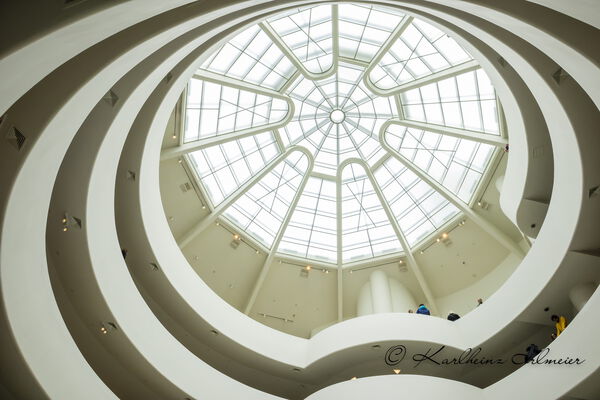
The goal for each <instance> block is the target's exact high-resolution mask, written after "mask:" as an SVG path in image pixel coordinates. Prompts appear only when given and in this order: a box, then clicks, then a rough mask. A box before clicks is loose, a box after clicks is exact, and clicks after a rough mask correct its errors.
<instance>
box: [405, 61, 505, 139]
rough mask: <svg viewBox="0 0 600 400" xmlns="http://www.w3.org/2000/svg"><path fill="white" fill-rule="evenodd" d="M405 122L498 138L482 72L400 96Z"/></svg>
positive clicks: (487, 82) (492, 104) (494, 109)
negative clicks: (445, 127) (460, 129)
mask: <svg viewBox="0 0 600 400" xmlns="http://www.w3.org/2000/svg"><path fill="white" fill-rule="evenodd" d="M400 100H401V103H402V108H403V110H404V115H405V117H406V119H409V120H414V121H423V122H428V123H431V124H436V125H444V126H451V127H456V128H462V129H467V130H471V131H477V132H483V133H489V134H493V135H499V134H500V133H499V132H500V130H499V126H498V110H497V107H496V94H495V92H494V88H493V87H492V84H491V82H490V79H489V77H488V76H487V75H486V73H485V72H483V70H481V69H478V70H477V71H471V72H465V73H463V74H460V75H458V76H453V77H451V78H447V79H444V80H441V81H439V82H435V83H431V84H429V85H425V86H422V87H419V88H416V89H411V90H407V91H406V92H402V93H401V94H400Z"/></svg>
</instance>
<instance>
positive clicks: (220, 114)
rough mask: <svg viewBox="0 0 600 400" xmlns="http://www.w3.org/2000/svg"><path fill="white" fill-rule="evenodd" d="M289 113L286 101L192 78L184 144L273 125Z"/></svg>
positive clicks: (189, 88)
mask: <svg viewBox="0 0 600 400" xmlns="http://www.w3.org/2000/svg"><path fill="white" fill-rule="evenodd" d="M287 112H288V104H287V102H285V101H284V100H281V99H277V98H273V97H269V96H265V95H261V94H256V93H252V92H248V91H245V90H240V89H235V88H232V87H229V86H223V85H220V84H218V83H212V82H206V81H203V80H200V79H192V80H191V81H190V84H189V87H188V97H187V109H186V120H185V136H184V141H185V142H192V141H194V140H198V139H203V138H207V137H211V136H218V135H222V134H225V133H231V132H234V131H240V130H242V129H248V128H258V127H261V126H265V125H269V124H274V123H277V122H279V121H281V120H282V119H283V118H285V116H286V115H287Z"/></svg>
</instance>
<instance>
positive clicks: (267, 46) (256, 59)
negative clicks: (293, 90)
mask: <svg viewBox="0 0 600 400" xmlns="http://www.w3.org/2000/svg"><path fill="white" fill-rule="evenodd" d="M201 68H202V69H205V70H207V71H211V72H216V73H219V74H223V75H226V76H229V77H232V78H236V79H240V80H243V81H246V82H250V83H254V84H255V85H258V86H263V87H266V88H269V89H274V90H279V89H281V87H282V86H283V85H284V84H285V83H286V82H287V81H288V80H289V79H290V78H291V77H292V75H293V74H294V73H295V72H296V67H294V64H292V62H291V61H290V60H289V59H288V58H287V57H286V56H285V54H283V52H282V51H281V50H280V49H279V48H278V47H277V46H276V45H275V44H274V43H273V41H272V40H271V39H269V37H268V36H267V34H266V33H265V32H264V31H263V30H262V29H260V27H258V26H256V25H255V26H252V27H250V28H248V29H246V30H245V31H243V32H242V33H240V34H238V35H237V36H235V37H234V38H233V39H231V40H230V41H229V42H227V43H225V45H223V47H221V48H220V49H219V50H218V51H216V52H215V53H214V54H212V55H211V56H210V57H209V58H208V59H207V60H206V61H205V62H204V63H203V64H202V67H201Z"/></svg>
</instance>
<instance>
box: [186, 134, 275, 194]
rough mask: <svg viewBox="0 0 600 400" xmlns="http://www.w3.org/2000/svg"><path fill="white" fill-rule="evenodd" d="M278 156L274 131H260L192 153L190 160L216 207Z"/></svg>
mask: <svg viewBox="0 0 600 400" xmlns="http://www.w3.org/2000/svg"><path fill="white" fill-rule="evenodd" d="M279 154H280V151H279V149H278V148H277V143H276V142H275V136H274V135H273V132H263V133H259V134H257V135H254V136H249V137H245V138H242V139H238V140H235V141H231V142H227V143H223V144H220V145H218V146H213V147H210V148H208V149H202V150H198V151H195V152H193V153H190V155H189V159H190V161H191V163H192V165H193V166H194V167H195V169H196V172H197V174H198V177H199V178H200V179H201V180H202V183H203V184H204V188H205V189H206V192H207V194H208V196H209V198H210V201H211V203H212V204H213V205H215V206H216V205H218V204H220V203H221V202H222V201H223V200H225V198H226V197H228V196H229V195H231V194H232V193H233V192H234V191H236V190H237V189H238V188H239V187H240V186H242V185H243V184H244V183H246V182H247V181H248V180H249V179H250V178H251V177H252V176H253V175H256V174H257V173H259V172H260V171H261V170H262V169H263V168H264V167H265V166H266V165H267V164H268V163H270V162H271V161H273V160H274V159H275V158H276V157H277V156H278V155H279Z"/></svg>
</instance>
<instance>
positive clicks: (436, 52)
mask: <svg viewBox="0 0 600 400" xmlns="http://www.w3.org/2000/svg"><path fill="white" fill-rule="evenodd" d="M336 8H337V11H338V13H337V14H338V16H339V19H338V21H333V20H332V18H333V15H334V11H335V9H336ZM404 18H406V16H405V15H404V14H401V13H398V12H397V11H396V10H394V9H391V8H390V9H388V8H385V7H382V6H369V5H364V4H350V3H343V4H338V3H336V4H320V5H312V6H308V7H301V8H292V9H288V10H286V11H285V12H284V13H281V14H278V15H275V16H272V17H271V18H270V19H268V20H267V21H264V22H263V23H262V24H260V25H255V26H252V27H250V28H247V29H244V30H243V31H241V32H239V33H238V34H236V35H235V36H232V38H231V39H230V40H229V41H228V42H227V43H225V44H224V45H223V46H221V47H220V48H219V49H218V50H217V51H215V52H214V53H213V54H212V55H211V56H210V57H209V58H208V59H207V60H206V61H205V62H204V63H203V64H202V66H201V68H200V69H201V70H200V72H199V73H198V75H196V76H198V77H199V76H201V75H202V73H203V71H202V70H203V69H204V70H209V71H212V72H214V73H216V74H221V75H223V77H224V78H223V79H222V82H221V84H220V85H219V84H216V83H212V82H213V81H215V80H219V79H218V78H217V79H211V82H206V81H202V80H201V79H200V78H198V79H192V81H191V82H190V84H189V86H188V91H187V93H188V98H187V108H186V110H185V124H184V129H185V131H184V135H183V136H184V140H183V141H184V142H191V141H194V140H202V139H204V138H210V137H215V136H218V135H226V136H224V137H222V138H221V140H220V141H221V142H223V143H221V144H219V145H215V146H212V147H210V148H206V149H203V150H199V151H196V152H194V153H191V154H189V157H188V158H189V160H191V163H192V165H193V166H194V168H195V169H196V171H197V174H196V175H197V176H198V177H199V181H200V185H201V187H202V188H203V189H204V192H205V193H206V194H207V197H208V198H207V201H208V202H209V203H211V202H212V203H213V204H214V205H218V204H223V201H226V199H227V198H228V197H230V196H232V194H233V193H235V192H236V190H239V188H240V187H243V186H244V184H247V182H249V181H250V180H251V179H252V177H253V176H256V174H259V173H260V172H261V171H264V168H270V167H273V165H271V163H273V160H274V159H276V158H277V156H278V155H280V154H281V152H283V151H286V150H288V149H290V148H292V147H293V146H297V147H298V148H300V149H302V150H303V151H307V152H310V153H311V154H312V157H313V159H314V164H313V165H314V166H313V169H312V171H311V176H310V177H308V180H307V185H306V187H305V189H304V190H303V192H302V193H298V190H299V185H300V182H301V181H302V177H303V176H304V175H305V174H306V169H307V166H308V157H307V156H306V154H305V153H302V152H293V153H292V154H291V156H290V157H288V159H287V160H286V161H284V162H280V163H279V164H278V165H275V166H274V169H273V170H272V171H270V172H269V173H267V174H266V175H265V177H263V179H261V180H260V182H258V183H255V184H253V185H252V186H249V187H248V188H245V189H244V193H243V194H242V195H241V197H239V198H238V199H237V201H235V202H234V204H233V205H231V206H230V207H228V209H227V210H225V211H224V213H223V217H224V218H226V219H227V220H229V221H230V222H231V223H232V224H233V226H235V229H239V232H240V233H243V234H247V235H248V236H249V237H252V238H254V239H255V240H257V241H258V242H260V243H262V244H264V245H265V246H266V247H268V248H270V249H272V246H273V243H274V240H275V238H276V237H277V234H278V232H279V233H280V234H283V236H282V240H281V242H280V243H279V245H278V248H277V249H272V251H276V252H279V253H282V254H286V255H289V256H295V257H299V258H303V259H306V260H307V262H309V261H308V260H318V261H322V262H326V263H336V262H355V261H359V262H360V261H363V260H368V259H370V258H373V257H377V256H379V255H384V254H390V253H398V252H400V251H403V249H401V244H400V241H399V240H398V238H397V234H396V233H397V232H395V231H394V226H392V224H391V223H390V221H389V220H388V219H387V214H386V213H385V209H387V205H386V207H385V209H384V207H383V205H382V204H380V202H379V198H378V197H377V194H376V193H375V191H374V188H373V186H372V184H371V182H370V181H369V179H368V178H367V175H366V171H364V170H363V168H362V165H363V164H362V162H364V163H365V164H364V165H366V166H368V167H370V168H371V171H373V174H374V175H375V178H376V181H377V183H378V185H379V186H380V187H381V189H382V191H383V195H384V198H385V200H386V203H389V206H390V209H391V212H392V214H393V215H394V217H395V219H396V220H397V221H398V223H399V226H400V229H401V230H402V232H403V234H404V236H405V237H406V239H407V241H408V243H409V245H410V246H411V247H414V246H415V245H417V244H418V243H420V242H422V241H424V240H427V239H428V238H430V237H431V236H432V235H433V234H435V232H436V231H437V230H439V229H441V227H442V226H443V225H444V224H446V223H447V222H448V221H449V220H450V219H452V218H453V217H455V216H456V215H457V214H458V213H459V210H458V209H457V208H456V207H455V206H453V205H452V204H451V203H449V202H448V201H447V200H446V199H445V197H444V196H443V195H442V193H438V192H437V191H436V189H434V188H433V187H430V186H429V185H428V184H427V183H426V182H424V181H423V180H421V179H420V178H419V177H418V176H417V175H416V174H414V173H413V172H411V169H413V166H415V167H417V168H419V169H420V170H421V171H422V172H423V173H424V174H427V175H428V176H429V177H430V178H431V181H430V182H432V183H433V182H437V183H436V184H435V185H434V186H435V187H436V188H439V189H440V190H441V188H442V187H443V188H444V192H446V191H448V192H451V193H453V194H454V195H456V196H457V197H458V198H459V199H461V200H462V201H463V202H465V203H469V202H470V201H472V200H473V196H474V194H475V192H476V191H477V188H478V187H479V186H480V184H481V181H482V179H483V177H484V174H485V173H486V171H489V168H490V164H491V159H492V157H493V155H494V154H495V153H494V152H495V151H499V150H498V149H497V148H496V147H494V146H491V145H487V144H482V143H479V142H477V141H473V140H467V139H460V138H456V137H454V136H449V135H444V134H438V133H434V132H430V131H427V130H423V129H413V128H410V129H407V128H405V127H402V126H400V125H398V124H396V123H392V124H391V125H389V128H388V132H387V135H386V138H387V141H388V143H389V145H390V146H391V148H392V150H393V152H392V154H390V152H388V151H387V150H385V149H384V148H383V147H382V146H381V143H380V141H379V133H380V130H381V128H382V126H383V125H384V124H385V123H386V122H387V121H389V120H390V119H398V118H400V115H399V114H401V115H402V118H404V119H406V120H414V121H421V122H426V123H428V124H431V125H436V126H439V127H443V126H447V127H453V128H458V129H465V130H470V131H476V132H481V133H487V134H495V135H499V124H498V110H497V99H496V94H495V91H494V88H493V86H492V82H491V81H490V79H489V77H488V76H487V75H486V74H485V72H484V71H483V70H482V69H477V70H475V71H470V72H457V73H456V74H455V75H453V76H452V77H449V78H445V79H442V80H440V81H437V82H434V83H430V84H426V85H424V84H421V85H417V84H414V85H413V87H416V88H415V89H412V90H402V91H401V90H398V93H396V94H394V95H393V96H379V95H376V94H374V93H372V92H371V89H370V87H372V86H371V85H369V86H368V87H367V85H365V83H364V82H365V79H364V78H365V75H364V74H365V69H366V68H367V66H368V64H369V63H370V62H371V61H372V60H373V58H374V57H375V56H379V55H382V54H381V53H380V51H381V48H382V46H383V45H386V49H387V50H386V54H383V55H382V58H378V60H379V61H378V63H377V65H375V66H374V69H372V70H370V76H369V79H370V81H371V82H372V83H374V84H375V85H376V86H377V87H379V88H380V89H383V90H388V89H392V90H393V89H394V88H397V87H398V86H402V85H403V84H406V83H410V82H414V81H415V80H419V79H421V78H425V77H430V76H432V75H435V74H438V73H440V72H443V71H445V70H448V69H449V68H452V67H456V66H460V65H461V64H463V63H465V62H469V61H470V60H472V58H471V56H470V55H469V54H468V53H467V52H466V51H465V50H464V49H462V47H461V46H460V45H459V44H458V43H457V42H456V41H455V40H454V39H452V38H451V37H450V36H448V35H447V34H445V33H443V32H442V31H440V30H439V29H437V28H436V27H434V26H432V25H430V24H427V23H425V22H422V21H419V20H418V19H411V20H410V22H409V23H407V25H406V26H405V25H402V27H401V26H400V24H401V23H402V21H403V19H404ZM407 21H408V19H406V20H404V22H407ZM336 25H337V28H338V29H337V32H338V33H339V36H338V37H337V38H334V37H333V33H334V31H336V29H334V28H335V26H336ZM400 28H402V31H401V33H400V34H398V32H400ZM267 32H269V34H268V35H267ZM392 33H394V34H395V35H394V37H391V36H390V35H392ZM273 35H278V36H279V37H280V38H281V41H279V40H277V45H275V44H274V42H273V41H272V40H271V39H270V38H269V37H275V36H273ZM336 41H337V44H338V45H339V54H336V55H334V54H333V49H334V48H337V47H336ZM388 44H389V45H390V46H391V47H388V46H387V45H388ZM281 49H283V51H282V50H281ZM333 57H337V58H335V59H334V58H333ZM299 63H300V64H302V65H303V67H304V68H302V71H309V72H311V73H314V74H317V76H318V74H321V76H323V75H325V74H323V72H327V71H328V70H329V69H330V68H331V67H332V66H334V65H335V70H334V71H332V73H331V74H327V75H328V76H327V77H326V78H324V79H319V78H317V79H309V78H307V77H306V76H305V75H311V74H302V73H300V72H299V71H298V70H297V68H296V67H295V66H297V65H298V64H299ZM459 69H460V68H457V70H459ZM438 76H439V75H438ZM433 78H435V76H434V77H433ZM230 79H235V80H230ZM434 80H435V79H431V80H429V82H432V81H434ZM236 81H243V82H246V83H250V84H251V85H254V87H255V90H252V87H249V88H248V89H247V90H239V89H236V88H235V86H238V85H235V84H234V83H233V82H236ZM238 87H239V86H238ZM261 87H265V88H270V89H273V90H275V91H277V92H279V93H280V95H281V96H283V97H284V98H287V99H288V100H289V102H288V101H284V100H280V99H279V98H280V96H275V97H277V99H274V98H272V97H269V96H263V95H261V94H258V93H262V92H261V90H262V89H261ZM255 92H256V93H255ZM289 104H293V115H292V116H291V120H290V121H289V122H288V123H287V124H285V125H284V126H278V127H277V128H276V129H274V126H275V125H276V124H277V125H279V123H280V122H281V121H282V120H283V119H284V118H285V117H286V115H287V113H288V105H289ZM400 108H401V109H400ZM399 111H400V112H399ZM431 129H433V128H431ZM259 130H260V131H261V133H259V134H256V133H255V132H257V131H259ZM433 130H439V129H433ZM441 131H443V130H441ZM238 132H243V133H246V134H247V133H250V134H252V133H254V135H252V136H247V137H245V138H243V139H234V138H235V136H236V135H235V133H238ZM227 134H231V135H227ZM396 152H397V153H398V154H400V155H401V156H402V162H399V161H398V159H397V158H396V157H397V154H395V153H396ZM353 158H356V159H358V160H361V163H352V164H350V165H348V166H346V167H345V169H344V171H340V170H339V166H340V165H341V164H342V163H344V162H345V161H347V160H349V159H353ZM403 163H406V164H403ZM411 164H412V165H411ZM405 165H408V166H409V167H410V169H409V168H407V167H406V166H405ZM267 166H269V167H267ZM340 174H341V186H340V190H341V193H340V194H341V196H342V204H339V205H337V204H336V200H337V197H336V195H337V193H336V182H337V177H338V175H340ZM421 176H422V175H421ZM428 181H429V180H428ZM438 183H439V186H438ZM295 195H298V196H299V197H298V200H299V201H298V203H297V206H296V208H295V209H294V210H290V206H291V204H292V202H293V200H294V196H295ZM384 205H385V204H384ZM338 207H339V208H338ZM340 208H341V210H342V214H343V216H342V218H343V220H342V221H341V224H342V230H343V231H342V232H337V221H336V218H337V210H339V209H340ZM286 213H288V214H287V215H290V216H291V219H290V222H289V224H288V225H287V226H286V228H285V231H282V232H280V230H281V226H282V223H283V220H284V218H285V216H286ZM289 213H291V214H289ZM338 235H339V236H340V237H341V239H342V249H338V248H337V243H338ZM339 252H341V253H342V254H343V256H342V260H338V259H337V256H338V253H339Z"/></svg>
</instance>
